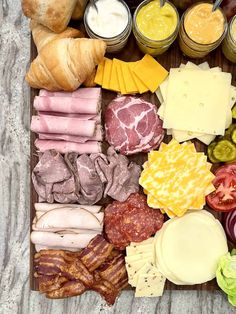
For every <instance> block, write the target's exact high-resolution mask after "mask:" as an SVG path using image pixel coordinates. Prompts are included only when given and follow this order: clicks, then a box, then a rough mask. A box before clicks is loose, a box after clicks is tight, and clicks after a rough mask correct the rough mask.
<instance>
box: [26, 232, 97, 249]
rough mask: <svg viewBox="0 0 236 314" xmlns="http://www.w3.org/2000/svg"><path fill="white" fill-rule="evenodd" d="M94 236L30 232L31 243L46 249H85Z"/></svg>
mask: <svg viewBox="0 0 236 314" xmlns="http://www.w3.org/2000/svg"><path fill="white" fill-rule="evenodd" d="M94 236H95V234H71V233H70V234H58V233H54V232H46V231H32V232H31V242H32V243H34V244H38V245H41V246H46V247H50V246H53V247H55V246H56V247H58V248H65V247H67V248H76V249H77V248H78V249H82V248H85V247H86V246H87V245H88V243H89V242H90V241H91V240H92V239H93V238H94Z"/></svg>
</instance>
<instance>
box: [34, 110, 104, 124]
mask: <svg viewBox="0 0 236 314" xmlns="http://www.w3.org/2000/svg"><path fill="white" fill-rule="evenodd" d="M38 116H57V117H67V118H77V119H79V120H95V121H97V122H99V123H101V113H99V114H79V113H63V112H53V111H38Z"/></svg>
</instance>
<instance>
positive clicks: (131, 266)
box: [125, 258, 150, 279]
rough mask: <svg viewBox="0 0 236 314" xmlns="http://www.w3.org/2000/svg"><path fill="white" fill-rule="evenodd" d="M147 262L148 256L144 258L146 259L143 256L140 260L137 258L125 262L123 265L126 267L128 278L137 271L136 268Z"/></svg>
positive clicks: (148, 260)
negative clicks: (130, 261) (136, 259)
mask: <svg viewBox="0 0 236 314" xmlns="http://www.w3.org/2000/svg"><path fill="white" fill-rule="evenodd" d="M147 262H150V259H149V258H146V259H145V258H144V259H142V260H138V261H136V262H132V263H126V264H125V267H126V270H127V273H128V277H129V279H130V278H133V277H134V275H135V274H136V273H137V272H138V270H139V269H140V268H142V267H143V265H145V264H146V263H147Z"/></svg>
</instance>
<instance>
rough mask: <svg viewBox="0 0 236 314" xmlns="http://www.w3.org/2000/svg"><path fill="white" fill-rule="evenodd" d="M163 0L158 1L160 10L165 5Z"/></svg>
mask: <svg viewBox="0 0 236 314" xmlns="http://www.w3.org/2000/svg"><path fill="white" fill-rule="evenodd" d="M165 2H166V1H165V0H160V7H161V8H162V7H164V5H165Z"/></svg>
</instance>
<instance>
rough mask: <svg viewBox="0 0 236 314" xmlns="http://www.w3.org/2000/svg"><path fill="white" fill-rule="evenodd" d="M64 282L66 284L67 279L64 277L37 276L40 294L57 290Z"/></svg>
mask: <svg viewBox="0 0 236 314" xmlns="http://www.w3.org/2000/svg"><path fill="white" fill-rule="evenodd" d="M66 282H68V279H67V278H66V277H61V276H59V275H52V276H46V275H40V276H38V285H39V291H40V292H41V293H45V292H50V291H53V290H58V289H60V288H61V287H62V286H63V284H65V283H66Z"/></svg>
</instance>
